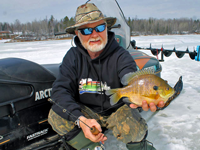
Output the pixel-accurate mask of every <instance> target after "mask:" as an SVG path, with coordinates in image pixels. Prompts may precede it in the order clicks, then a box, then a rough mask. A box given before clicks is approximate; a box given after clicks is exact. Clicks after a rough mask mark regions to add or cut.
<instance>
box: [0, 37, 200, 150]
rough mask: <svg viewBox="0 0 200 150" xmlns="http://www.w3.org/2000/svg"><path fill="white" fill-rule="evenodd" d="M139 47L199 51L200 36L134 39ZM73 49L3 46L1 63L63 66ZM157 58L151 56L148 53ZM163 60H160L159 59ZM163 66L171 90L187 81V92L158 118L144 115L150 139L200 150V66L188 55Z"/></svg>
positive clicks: (109, 146) (173, 149)
mask: <svg viewBox="0 0 200 150" xmlns="http://www.w3.org/2000/svg"><path fill="white" fill-rule="evenodd" d="M132 39H134V40H136V45H137V46H139V47H149V44H150V43H151V44H152V47H154V48H155V47H156V48H161V46H162V45H163V47H164V48H166V49H173V48H174V46H175V47H176V49H177V50H186V48H187V47H188V48H189V50H190V51H193V49H196V46H197V45H200V35H164V36H138V37H132ZM70 47H71V41H70V40H55V41H41V42H23V43H3V42H0V59H2V58H7V57H17V58H24V59H28V60H31V61H34V62H37V63H39V64H52V63H60V62H61V61H62V59H63V56H64V55H65V53H66V52H67V50H68V49H69V48H70ZM144 52H146V53H147V54H149V55H151V56H153V55H152V54H151V52H149V51H144ZM159 57H160V56H159ZM164 59H165V62H161V65H162V68H163V70H162V73H161V77H162V78H163V79H165V80H168V83H169V84H170V85H171V86H174V84H175V83H176V82H177V80H178V79H179V77H180V76H182V77H183V84H184V87H183V91H182V93H181V94H180V95H179V97H177V98H176V100H175V101H173V102H172V103H171V104H170V105H169V106H168V107H167V108H166V109H164V110H162V111H159V112H157V113H155V114H153V113H151V112H142V116H143V117H144V118H145V119H146V120H147V123H148V127H149V131H148V132H149V134H148V137H147V139H148V140H149V141H150V142H152V143H153V144H154V146H155V147H156V149H157V150H199V149H200V138H199V137H200V109H199V104H200V100H199V97H200V86H199V85H200V76H199V74H200V62H197V61H194V60H191V59H190V58H189V55H188V54H185V56H184V57H183V58H181V59H179V58H177V57H176V55H175V54H172V55H171V56H170V57H165V58H164ZM106 136H107V137H108V141H107V142H106V143H105V146H106V150H113V149H115V150H117V149H118V150H126V147H125V144H124V143H122V142H118V141H117V140H116V139H115V137H114V136H113V135H112V134H111V131H110V130H109V131H107V132H106Z"/></svg>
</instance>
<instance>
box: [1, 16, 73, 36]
mask: <svg viewBox="0 0 200 150" xmlns="http://www.w3.org/2000/svg"><path fill="white" fill-rule="evenodd" d="M74 23H75V21H74V18H73V17H71V18H68V16H66V17H64V18H63V19H61V20H60V21H58V20H56V19H55V18H54V17H53V15H51V17H50V18H49V19H47V18H45V19H43V20H39V21H38V20H34V21H32V22H27V23H21V22H20V21H19V20H18V19H17V20H15V21H14V23H6V22H4V23H2V22H0V31H10V32H11V33H15V34H17V33H20V34H22V35H27V34H29V35H33V34H34V36H36V37H39V36H47V37H48V38H50V37H53V36H54V33H56V32H64V30H65V28H66V27H67V26H71V25H73V24H74Z"/></svg>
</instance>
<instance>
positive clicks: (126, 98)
mask: <svg viewBox="0 0 200 150" xmlns="http://www.w3.org/2000/svg"><path fill="white" fill-rule="evenodd" d="M123 101H124V102H125V103H131V101H130V100H129V98H128V97H124V98H123Z"/></svg>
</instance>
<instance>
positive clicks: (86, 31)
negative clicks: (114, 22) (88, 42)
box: [78, 23, 106, 35]
mask: <svg viewBox="0 0 200 150" xmlns="http://www.w3.org/2000/svg"><path fill="white" fill-rule="evenodd" d="M105 28H106V23H104V24H101V25H98V26H96V27H94V28H83V29H78V30H79V31H80V32H81V34H82V35H90V34H92V32H93V30H95V31H96V32H103V31H104V30H105Z"/></svg>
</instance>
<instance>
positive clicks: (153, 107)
mask: <svg viewBox="0 0 200 150" xmlns="http://www.w3.org/2000/svg"><path fill="white" fill-rule="evenodd" d="M149 107H150V110H151V111H152V112H155V111H156V110H157V107H156V105H155V104H154V103H150V104H149Z"/></svg>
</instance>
